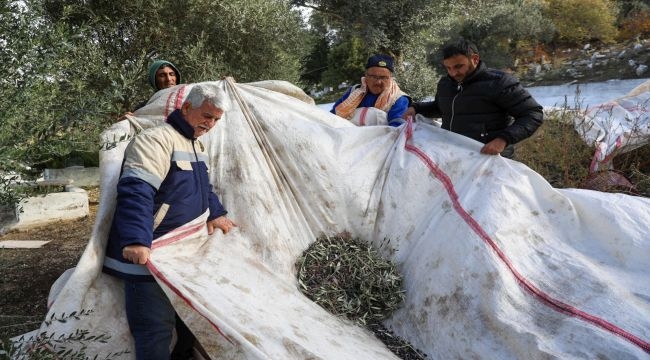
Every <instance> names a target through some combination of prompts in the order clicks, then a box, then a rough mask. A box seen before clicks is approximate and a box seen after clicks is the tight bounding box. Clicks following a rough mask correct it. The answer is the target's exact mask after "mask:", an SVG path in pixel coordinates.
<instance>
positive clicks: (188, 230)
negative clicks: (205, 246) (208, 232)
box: [151, 223, 206, 250]
mask: <svg viewBox="0 0 650 360" xmlns="http://www.w3.org/2000/svg"><path fill="white" fill-rule="evenodd" d="M204 226H206V225H205V223H200V224H196V225H191V226H181V227H179V228H177V229H174V230H172V231H171V232H169V233H168V234H167V235H165V238H164V239H161V240H154V241H153V242H152V243H151V250H153V249H156V248H159V247H161V246H165V245H169V244H171V243H174V242H176V241H179V240H181V239H184V238H186V237H188V236H190V235H192V234H194V233H196V232H198V231H200V230H201V229H203V227H204Z"/></svg>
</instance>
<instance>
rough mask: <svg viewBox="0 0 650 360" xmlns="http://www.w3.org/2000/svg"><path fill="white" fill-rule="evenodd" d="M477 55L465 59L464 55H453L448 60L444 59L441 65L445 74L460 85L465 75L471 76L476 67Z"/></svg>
mask: <svg viewBox="0 0 650 360" xmlns="http://www.w3.org/2000/svg"><path fill="white" fill-rule="evenodd" d="M478 62H479V56H478V54H472V55H471V56H469V57H467V56H465V55H454V56H452V57H450V58H447V59H444V60H443V61H442V64H443V65H444V66H445V68H446V69H447V73H448V74H449V76H451V77H452V78H453V79H454V80H456V82H458V83H462V82H463V80H465V78H466V77H467V75H469V74H471V73H472V72H473V71H474V70H475V69H476V66H478Z"/></svg>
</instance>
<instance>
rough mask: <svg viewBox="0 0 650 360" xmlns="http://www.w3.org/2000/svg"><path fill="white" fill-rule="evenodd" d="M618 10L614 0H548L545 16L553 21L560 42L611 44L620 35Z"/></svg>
mask: <svg viewBox="0 0 650 360" xmlns="http://www.w3.org/2000/svg"><path fill="white" fill-rule="evenodd" d="M617 9H618V8H617V7H616V4H615V3H614V2H613V1H612V0H573V1H565V0H547V6H546V8H545V10H544V16H545V17H547V18H548V19H550V20H551V21H552V22H553V25H554V27H555V35H556V38H557V40H558V41H560V42H564V43H569V44H579V43H582V42H585V41H590V40H600V41H602V42H611V41H613V39H614V38H615V37H616V34H617V29H616V26H615V23H616V16H617Z"/></svg>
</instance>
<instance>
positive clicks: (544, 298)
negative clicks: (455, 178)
mask: <svg viewBox="0 0 650 360" xmlns="http://www.w3.org/2000/svg"><path fill="white" fill-rule="evenodd" d="M412 126H413V124H412V123H411V122H408V124H407V126H406V132H407V133H406V134H407V137H406V140H407V141H409V140H410V139H411V138H412V134H413V132H412V129H411V127H412ZM404 147H405V149H406V151H409V152H411V153H413V154H415V155H416V156H417V157H418V158H420V160H422V162H424V164H425V165H426V166H427V168H429V170H430V171H431V173H432V174H433V175H434V176H435V177H436V179H438V180H439V181H440V182H441V183H442V185H443V186H444V188H445V190H446V191H447V194H448V195H449V197H450V199H451V201H452V203H453V207H454V210H456V212H457V213H458V214H459V215H460V217H461V218H462V219H463V220H464V221H465V222H466V223H467V225H469V227H470V228H471V229H472V230H473V231H474V232H475V233H476V234H477V235H478V236H479V237H480V238H481V239H483V241H484V242H485V243H487V244H488V245H489V246H490V247H491V248H492V250H493V251H494V252H495V253H496V254H497V256H498V257H499V259H501V261H502V262H503V263H504V264H505V265H506V267H507V268H508V270H510V272H511V273H512V274H513V275H514V277H515V279H516V280H517V283H518V284H519V286H520V287H522V288H523V289H524V290H526V291H528V292H529V293H530V294H532V295H534V297H535V298H536V299H538V300H540V301H541V302H542V303H544V304H545V305H547V306H549V307H550V308H552V309H554V310H556V311H558V312H561V313H563V314H566V315H569V316H573V317H575V318H578V319H581V320H583V321H586V322H588V323H591V324H594V325H596V326H598V327H600V328H601V329H604V330H607V331H609V332H611V333H614V334H616V335H618V336H620V337H622V338H624V339H626V340H628V341H629V342H631V343H632V344H634V345H636V346H638V347H640V348H641V349H643V350H644V351H645V352H647V353H650V342H648V341H645V340H642V339H641V338H639V337H637V336H636V335H633V334H631V333H629V332H627V331H625V330H623V329H621V328H619V327H618V326H616V325H614V324H612V323H610V322H608V321H607V320H604V319H601V318H599V317H597V316H594V315H591V314H588V313H586V312H584V311H582V310H580V309H577V308H575V307H574V306H572V305H569V304H567V303H564V302H562V301H560V300H558V299H555V298H553V297H551V296H550V295H548V294H546V293H545V292H543V291H542V290H540V289H538V288H537V287H536V286H535V285H533V283H531V282H530V281H529V280H528V279H526V278H525V277H524V276H523V275H522V274H521V273H519V271H518V270H517V269H516V268H515V266H514V265H513V264H512V262H511V261H510V259H508V257H507V256H506V255H505V253H504V252H503V251H502V250H501V249H500V248H499V246H498V245H497V244H496V243H495V241H494V240H492V238H490V236H489V235H488V234H487V233H486V232H485V230H483V228H482V227H481V225H479V223H478V222H477V221H476V220H474V218H472V216H471V215H470V214H469V213H468V212H467V211H466V210H465V209H464V208H463V206H462V205H461V204H460V201H459V200H458V198H459V197H458V194H457V193H456V190H455V189H454V184H453V183H452V181H451V179H450V178H449V176H448V175H447V174H445V172H444V171H442V170H441V169H440V168H439V167H438V165H436V164H435V163H434V162H433V160H431V158H430V157H429V156H428V155H427V154H426V153H425V152H424V151H422V150H421V149H420V148H418V147H417V146H414V145H411V144H408V143H407V144H405V145H404Z"/></svg>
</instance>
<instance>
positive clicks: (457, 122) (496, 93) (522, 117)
mask: <svg viewBox="0 0 650 360" xmlns="http://www.w3.org/2000/svg"><path fill="white" fill-rule="evenodd" d="M442 57H443V60H442V64H443V65H444V66H445V68H446V69H447V75H448V76H443V77H442V78H441V79H440V81H439V82H438V88H437V90H436V96H435V99H434V101H431V102H419V103H413V104H411V106H410V107H409V108H408V110H407V111H406V112H405V113H404V118H407V117H409V116H415V114H422V115H424V116H427V117H432V118H440V117H441V118H442V128H443V129H445V130H450V131H453V132H455V133H458V134H461V135H465V136H467V137H470V138H472V139H474V140H477V141H480V142H482V143H483V144H484V145H483V147H482V148H481V153H482V154H488V155H497V154H501V155H502V156H504V157H512V156H513V155H514V147H513V145H514V144H516V143H518V142H519V141H521V140H524V139H526V138H528V137H529V136H531V135H532V134H533V133H534V132H535V131H536V130H537V128H539V126H540V125H541V124H542V121H543V119H544V113H543V111H542V110H543V109H542V106H541V105H539V103H537V101H535V99H534V98H533V97H532V96H531V95H530V93H529V92H528V91H527V90H526V89H524V87H523V86H521V84H520V83H519V80H517V79H516V78H515V77H514V76H512V75H510V74H508V73H506V72H503V71H501V70H496V69H491V68H488V67H487V66H486V65H485V63H483V61H481V59H480V56H479V53H478V49H477V48H476V46H475V45H474V44H472V43H471V42H469V41H467V40H465V39H460V40H458V41H455V42H452V43H448V44H447V45H445V46H444V47H443V48H442Z"/></svg>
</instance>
